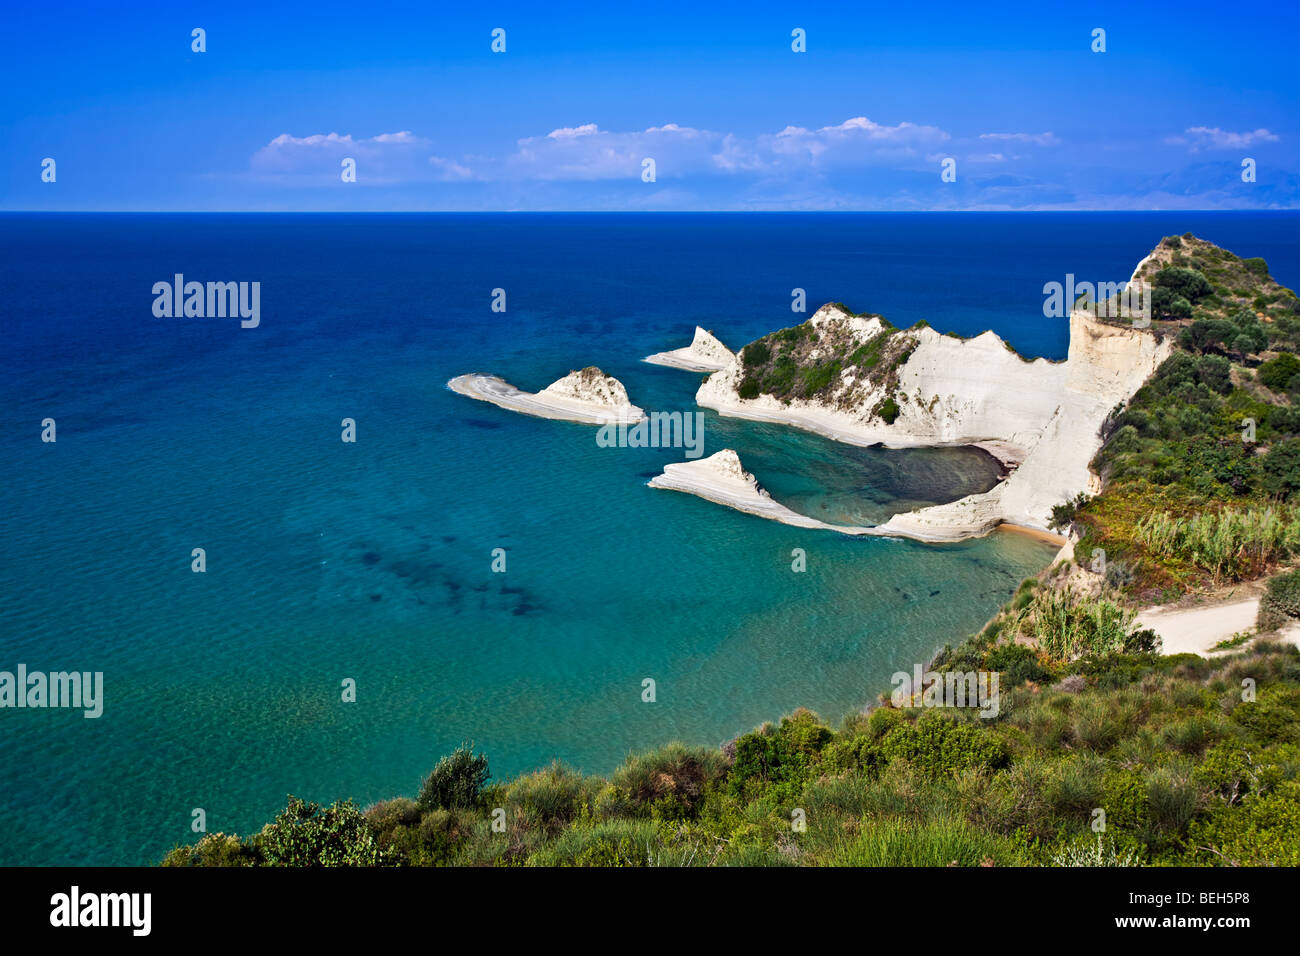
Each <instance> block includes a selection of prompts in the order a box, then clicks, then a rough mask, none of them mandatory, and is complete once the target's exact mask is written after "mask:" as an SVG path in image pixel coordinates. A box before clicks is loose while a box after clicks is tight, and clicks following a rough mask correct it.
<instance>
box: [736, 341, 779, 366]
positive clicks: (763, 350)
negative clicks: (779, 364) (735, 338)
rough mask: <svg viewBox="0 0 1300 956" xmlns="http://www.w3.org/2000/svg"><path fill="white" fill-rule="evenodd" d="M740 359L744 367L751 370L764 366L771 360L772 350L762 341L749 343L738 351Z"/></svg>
mask: <svg viewBox="0 0 1300 956" xmlns="http://www.w3.org/2000/svg"><path fill="white" fill-rule="evenodd" d="M740 357H741V359H742V360H743V362H744V363H745V365H746V366H749V367H751V368H753V367H755V366H759V365H766V364H767V363H768V360H769V359H771V358H772V349H771V347H770V346H769V345H768V344H767V342H766V341H764V340H763V339H759V340H758V341H757V342H750V343H749V344H748V345H746V346H745V347H744V348H743V349H741V350H740Z"/></svg>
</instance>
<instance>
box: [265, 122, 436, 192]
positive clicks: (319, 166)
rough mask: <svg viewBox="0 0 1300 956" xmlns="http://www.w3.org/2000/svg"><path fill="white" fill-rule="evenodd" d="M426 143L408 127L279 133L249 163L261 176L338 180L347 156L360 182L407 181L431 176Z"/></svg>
mask: <svg viewBox="0 0 1300 956" xmlns="http://www.w3.org/2000/svg"><path fill="white" fill-rule="evenodd" d="M430 145H431V144H430V142H429V141H428V140H427V139H424V138H422V137H419V136H416V135H415V134H414V133H412V132H411V131H410V130H400V131H399V132H396V133H380V134H379V135H377V136H371V137H368V138H361V139H355V138H353V136H352V134H350V133H347V134H344V135H342V136H340V135H339V134H338V133H323V134H322V133H315V134H313V135H311V136H293V135H290V134H289V133H281V134H280V135H279V136H277V137H275V138H274V139H273V140H271V141H270V142H269V143H267V144H266V145H265V146H263V147H262V148H261V149H259V150H258V151H257V152H256V153H254V154H253V157H252V159H251V160H250V161H249V167H250V168H251V170H252V172H253V174H254V175H255V176H256V177H258V178H261V179H267V180H272V181H276V182H282V183H302V184H304V185H308V184H319V183H323V182H338V181H339V172H340V169H341V163H342V161H343V160H344V159H345V158H351V159H354V160H356V164H357V182H358V183H359V184H365V183H371V184H376V183H396V182H407V181H410V180H415V179H421V178H422V179H430V178H434V177H435V172H434V171H433V170H431V169H430V167H429V164H428V162H427V161H426V159H427V156H428V149H429V146H430Z"/></svg>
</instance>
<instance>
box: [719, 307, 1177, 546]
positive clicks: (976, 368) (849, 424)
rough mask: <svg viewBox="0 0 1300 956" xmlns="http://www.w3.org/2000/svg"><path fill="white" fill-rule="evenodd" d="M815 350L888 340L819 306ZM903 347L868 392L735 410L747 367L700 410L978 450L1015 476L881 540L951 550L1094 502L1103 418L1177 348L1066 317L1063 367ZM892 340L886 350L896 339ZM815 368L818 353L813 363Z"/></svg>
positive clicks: (953, 349)
mask: <svg viewBox="0 0 1300 956" xmlns="http://www.w3.org/2000/svg"><path fill="white" fill-rule="evenodd" d="M810 323H811V324H812V326H813V330H814V331H815V332H816V333H817V335H818V336H819V339H818V341H819V342H820V341H822V340H826V341H834V342H835V343H836V354H843V352H844V349H845V348H846V345H845V342H846V340H847V343H848V346H847V347H851V346H853V345H861V344H865V343H866V342H868V341H870V340H871V339H873V338H874V337H876V336H878V335H879V334H880V333H881V332H883V331H884V330H885V325H884V323H883V322H882V321H881V320H879V319H878V318H876V317H872V316H867V317H863V316H853V315H850V314H849V313H847V312H845V311H844V310H843V309H842V308H840V307H839V306H834V305H832V306H823V307H822V308H821V309H819V310H818V312H817V313H816V314H815V315H814V316H813V318H812V319H811V320H810ZM894 336H895V338H897V337H900V336H906V337H910V338H911V339H913V340H914V341H913V342H912V343H907V342H905V341H904V340H899V341H900V345H910V346H914V347H912V351H911V352H910V354H908V355H907V357H906V359H905V360H904V361H902V362H901V363H900V364H899V365H898V367H897V369H896V371H895V373H894V378H893V380H892V381H891V380H886V381H882V382H872V381H870V380H869V379H867V378H866V376H865V375H863V374H862V373H858V372H856V371H855V369H854V368H850V369H847V370H845V371H843V372H842V373H841V377H840V381H839V382H838V383H836V384H835V385H833V386H832V387H831V388H829V389H827V390H826V391H825V392H824V393H819V394H818V395H817V396H816V397H815V398H814V399H812V400H805V399H793V400H791V401H790V402H789V403H785V402H783V401H781V400H780V399H778V398H775V397H774V396H772V395H766V394H764V395H759V396H758V397H757V398H753V399H748V400H747V399H742V398H741V397H740V395H739V392H738V389H739V386H740V382H741V381H742V379H743V376H744V368H743V362H742V359H741V358H739V357H738V358H737V359H736V361H734V362H733V363H732V364H731V365H729V366H728V367H727V368H725V369H723V370H722V371H720V372H717V373H715V374H714V375H712V376H710V377H709V379H708V380H707V381H706V382H705V383H704V384H703V385H702V386H701V387H700V389H699V391H698V393H697V395H696V400H697V401H698V402H699V404H701V405H703V406H704V407H706V408H713V409H715V410H717V411H718V412H719V413H720V414H723V415H731V416H737V417H742V418H751V419H758V420H764V421H776V422H785V423H787V424H791V425H794V426H796V427H800V428H805V429H808V430H810V431H816V432H819V433H821V434H824V435H827V436H829V437H831V438H835V439H837V440H840V441H845V442H851V443H854V444H863V445H867V444H876V443H883V444H885V445H888V446H894V447H904V446H918V445H953V444H980V445H983V446H984V447H986V448H988V449H989V450H990V451H992V452H994V453H995V454H997V455H998V457H999V458H1001V459H1002V460H1003V461H1004V463H1007V464H1010V465H1012V466H1017V465H1018V467H1015V470H1014V471H1013V472H1012V474H1011V475H1010V476H1009V477H1007V478H1005V479H1004V480H1002V481H1001V482H999V483H998V484H997V485H996V486H995V487H994V488H992V489H991V490H990V491H988V492H985V493H983V494H977V495H969V496H967V497H965V498H962V499H960V500H958V501H955V502H952V503H950V504H945V505H935V506H932V507H928V508H921V509H918V510H917V511H914V512H910V513H906V514H899V515H895V516H894V517H892V518H891V519H890V520H889V521H887V522H886V523H885V524H883V525H881V526H879V527H878V528H877V529H875V530H876V532H877V533H883V534H897V535H902V536H906V537H917V538H922V539H925V540H958V539H961V538H966V537H971V536H976V535H981V534H985V533H987V532H988V531H990V530H992V529H993V528H994V527H996V526H997V525H999V524H1001V523H1003V522H1007V523H1010V524H1014V525H1020V526H1023V527H1027V528H1033V529H1038V530H1047V526H1048V522H1049V521H1050V518H1051V511H1052V507H1053V506H1054V505H1057V504H1060V503H1062V502H1064V501H1067V500H1069V499H1071V498H1073V497H1074V496H1075V495H1077V494H1079V493H1081V492H1084V493H1095V492H1096V491H1097V490H1099V488H1098V484H1097V478H1096V476H1095V475H1093V474H1092V472H1091V471H1090V470H1089V467H1088V465H1089V462H1090V461H1091V460H1092V458H1093V456H1094V455H1095V454H1096V452H1097V450H1098V449H1099V448H1100V446H1101V436H1100V428H1101V425H1102V423H1103V422H1104V421H1105V418H1106V416H1107V414H1108V413H1109V412H1110V411H1111V410H1112V409H1113V408H1114V407H1115V406H1116V405H1118V404H1120V403H1121V402H1124V401H1126V400H1127V399H1128V398H1129V397H1130V396H1131V395H1132V394H1133V393H1134V392H1135V391H1137V389H1138V388H1139V387H1140V386H1141V385H1142V383H1143V382H1144V381H1146V379H1147V378H1148V377H1149V376H1150V375H1151V373H1152V372H1154V371H1155V369H1156V367H1157V366H1159V364H1160V363H1161V362H1162V361H1164V359H1165V358H1167V357H1168V356H1169V354H1170V353H1171V351H1172V343H1170V342H1168V341H1165V342H1161V341H1159V340H1158V339H1157V338H1156V336H1155V335H1153V334H1152V333H1151V332H1150V331H1149V330H1142V329H1136V328H1132V327H1128V326H1122V325H1115V324H1108V323H1102V322H1100V321H1098V320H1096V319H1095V318H1094V317H1093V316H1092V315H1091V314H1090V313H1087V312H1074V313H1072V314H1071V316H1070V348H1069V354H1068V357H1067V359H1066V361H1064V362H1049V361H1047V360H1046V359H1035V360H1033V361H1026V360H1024V359H1022V358H1021V357H1020V356H1019V355H1017V354H1016V353H1014V352H1013V351H1011V350H1010V349H1009V348H1008V347H1007V346H1006V344H1005V343H1004V342H1003V341H1002V339H1000V338H999V337H998V336H997V335H995V334H994V333H992V332H985V333H984V334H982V335H978V336H975V337H974V338H971V339H959V338H955V337H951V336H946V335H942V334H940V333H938V332H936V331H934V330H933V329H930V328H919V329H908V330H903V331H899V332H896V333H894ZM891 341H892V340H891ZM817 357H818V355H817V351H816V349H814V351H813V352H812V353H811V355H810V358H813V359H816V358H817ZM890 396H893V397H894V398H895V401H896V402H897V405H898V409H899V411H898V415H897V417H896V418H895V419H894V421H893V422H892V423H887V422H886V421H884V420H883V419H882V418H881V417H880V416H879V415H878V414H877V413H876V411H875V410H876V409H877V407H878V406H879V405H880V403H881V402H882V401H883V400H884V399H886V398H887V397H890Z"/></svg>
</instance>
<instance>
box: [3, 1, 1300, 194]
mask: <svg viewBox="0 0 1300 956" xmlns="http://www.w3.org/2000/svg"><path fill="white" fill-rule="evenodd" d="M442 6H443V5H440V4H438V3H429V2H425V3H419V4H387V3H373V4H364V3H349V4H332V3H314V4H310V5H307V4H293V5H291V6H286V7H285V8H284V9H276V8H275V5H274V4H270V3H263V4H242V3H238V2H232V3H221V4H211V5H201V4H200V5H183V4H167V3H158V4H150V3H140V4H129V5H116V4H114V5H102V4H93V5H92V4H84V5H78V4H58V3H54V4H26V5H22V6H18V5H11V6H10V8H9V9H7V10H6V13H5V20H6V23H5V29H4V31H3V35H0V83H2V85H0V89H3V93H0V144H3V150H2V151H0V157H2V162H0V208H2V209H10V210H13V209H26V210H142V211H154V210H156V211H180V210H216V211H240V210H257V211H263V210H267V211H274V210H286V211H291V210H304V211H310V210H321V211H333V210H518V209H563V210H714V209H727V210H749V209H774V210H786V209H789V210H807V209H826V210H852V209H860V210H877V209H879V210H912V209H916V210H927V209H929V210H946V209H1250V208H1278V207H1286V208H1294V207H1296V206H1298V205H1300V157H1298V156H1297V150H1296V144H1297V143H1298V142H1300V138H1298V137H1300V119H1298V117H1300V110H1297V105H1298V104H1300V70H1297V69H1296V67H1295V63H1296V44H1297V37H1298V35H1300V33H1298V31H1297V27H1298V26H1300V5H1297V4H1295V3H1294V2H1291V3H1251V4H1239V5H1229V4H1223V3H1218V4H1197V3H1132V2H1130V3H1100V4H1057V3H1051V2H1040V3H1024V4H1020V3H1006V4H997V3H992V4H977V3H966V4H944V3H913V4H874V3H870V4H868V3H862V4H842V3H841V4H824V5H817V4H811V5H810V4H804V3H784V4H764V3H738V4H728V5H706V4H700V3H695V4H672V3H660V2H657V3H647V4H634V3H628V4H592V5H590V6H580V5H566V4H560V3H557V4H490V3H486V4H483V3H474V4H456V5H455V9H442ZM899 7H902V9H899ZM195 27H201V28H203V29H204V30H205V31H206V44H207V50H206V52H203V53H196V52H193V51H192V50H191V42H192V41H191V30H192V29H193V28H195ZM498 27H500V28H503V29H504V30H505V31H506V52H505V53H501V54H497V53H493V52H492V51H491V49H490V45H491V41H492V38H491V32H492V30H493V29H494V28H498ZM795 28H802V29H803V30H805V31H806V36H807V52H805V53H795V52H793V51H792V50H791V31H792V30H793V29H795ZM1096 28H1101V29H1104V30H1105V31H1106V52H1104V53H1094V52H1092V50H1091V45H1092V42H1093V37H1092V33H1093V30H1094V29H1096ZM46 157H49V158H53V159H54V160H55V162H56V181H55V182H54V183H45V182H42V181H41V164H42V161H43V160H44V159H45V158H46ZM647 157H649V158H652V159H654V160H655V174H656V178H655V181H654V182H643V181H642V160H643V159H645V158H647ZM345 158H351V159H353V160H355V161H356V170H357V181H356V182H352V183H345V182H343V181H342V179H341V176H340V172H341V169H342V167H341V163H342V161H343V160H344V159H345ZM947 158H952V159H954V160H955V161H956V174H957V179H956V182H943V181H942V180H941V178H940V170H941V164H942V162H943V160H944V159H947ZM1246 158H1251V159H1253V160H1255V162H1256V167H1257V171H1256V181H1255V182H1253V183H1245V182H1242V180H1241V170H1242V166H1241V164H1242V161H1243V159H1246Z"/></svg>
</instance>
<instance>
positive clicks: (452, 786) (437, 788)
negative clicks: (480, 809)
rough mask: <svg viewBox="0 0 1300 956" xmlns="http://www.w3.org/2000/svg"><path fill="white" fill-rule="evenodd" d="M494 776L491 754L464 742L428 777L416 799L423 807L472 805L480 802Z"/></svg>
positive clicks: (435, 767) (440, 807) (468, 807)
mask: <svg viewBox="0 0 1300 956" xmlns="http://www.w3.org/2000/svg"><path fill="white" fill-rule="evenodd" d="M491 776H492V775H491V774H490V773H489V772H488V761H487V757H486V756H485V755H483V754H476V753H474V750H473V748H472V747H470V746H468V745H466V744H461V746H459V747H457V748H456V749H455V750H453V751H452V752H451V753H450V754H448V755H447V756H445V757H443V758H442V759H441V760H439V761H438V763H437V764H436V765H435V766H434V768H433V770H432V771H431V772H430V773H429V776H427V777H425V778H424V783H423V784H422V785H421V787H420V795H419V797H417V798H416V803H417V804H419V806H420V809H422V810H439V809H441V810H468V809H471V808H473V807H476V806H478V802H479V795H480V793H481V792H482V790H483V786H484V784H486V783H487V782H488V778H489V777H491Z"/></svg>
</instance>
